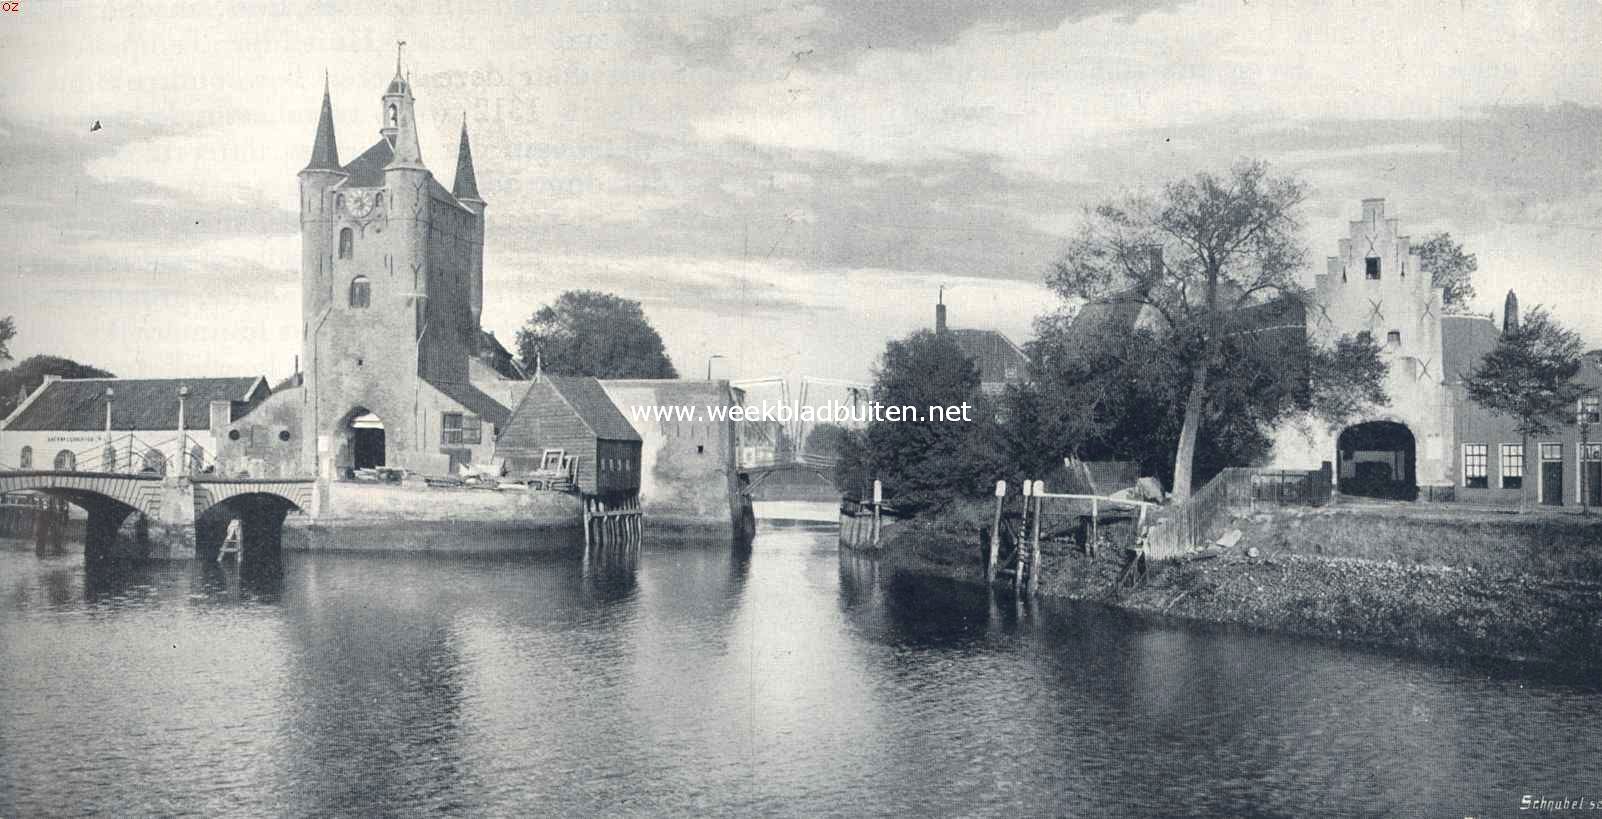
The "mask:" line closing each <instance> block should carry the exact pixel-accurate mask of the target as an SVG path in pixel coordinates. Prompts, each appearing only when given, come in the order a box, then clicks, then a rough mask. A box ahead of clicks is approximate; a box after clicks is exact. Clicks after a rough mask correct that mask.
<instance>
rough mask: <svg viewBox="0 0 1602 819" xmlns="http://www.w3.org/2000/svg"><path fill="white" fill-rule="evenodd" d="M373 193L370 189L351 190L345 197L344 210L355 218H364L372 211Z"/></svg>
mask: <svg viewBox="0 0 1602 819" xmlns="http://www.w3.org/2000/svg"><path fill="white" fill-rule="evenodd" d="M373 205H374V195H373V192H372V191H353V192H351V194H350V195H349V196H346V197H345V210H346V211H349V212H350V215H352V216H354V217H356V218H357V219H363V218H366V217H367V216H368V215H369V214H371V213H372V212H373Z"/></svg>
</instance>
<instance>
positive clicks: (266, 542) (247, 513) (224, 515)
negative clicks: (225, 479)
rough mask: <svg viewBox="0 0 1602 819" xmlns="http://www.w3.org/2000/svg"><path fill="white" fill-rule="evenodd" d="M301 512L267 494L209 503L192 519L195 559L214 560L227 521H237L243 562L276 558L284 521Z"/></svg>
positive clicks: (230, 498) (225, 535)
mask: <svg viewBox="0 0 1602 819" xmlns="http://www.w3.org/2000/svg"><path fill="white" fill-rule="evenodd" d="M299 511H301V509H300V507H299V506H296V505H295V504H294V503H293V502H292V501H290V500H288V499H287V498H285V497H283V496H282V495H275V494H272V493H270V492H245V493H242V494H238V495H231V496H229V497H228V498H226V499H224V500H222V501H219V502H217V503H214V504H212V505H211V506H210V507H209V508H207V509H206V511H205V512H202V513H201V515H200V517H199V518H196V519H195V557H196V558H198V559H200V560H216V559H217V552H218V550H219V549H220V548H221V547H222V543H223V540H224V539H225V538H226V537H227V535H228V524H229V522H230V521H234V520H238V521H239V524H240V525H239V531H240V535H241V537H242V541H243V542H242V543H241V544H240V546H241V548H242V552H243V554H242V560H244V561H246V562H250V561H259V560H263V559H276V558H277V557H278V556H279V554H280V553H281V552H282V550H283V535H284V518H286V517H288V516H289V513H290V512H299Z"/></svg>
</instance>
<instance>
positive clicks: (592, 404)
mask: <svg viewBox="0 0 1602 819" xmlns="http://www.w3.org/2000/svg"><path fill="white" fill-rule="evenodd" d="M545 391H549V392H550V393H551V394H554V395H555V396H556V397H557V398H559V399H560V400H561V402H562V403H563V404H566V405H567V406H568V407H570V408H571V409H572V410H573V414H574V416H576V417H577V418H578V419H579V421H580V422H582V423H583V424H584V426H585V428H586V429H588V430H589V431H590V432H591V433H592V434H593V435H595V437H597V438H603V439H606V440H609V441H638V440H640V434H639V433H638V432H636V431H635V430H634V425H632V424H630V423H629V420H628V419H627V418H625V417H623V413H622V412H620V411H619V410H618V408H617V405H616V404H614V403H612V399H611V398H610V397H609V396H607V394H606V391H605V390H603V389H601V382H599V381H597V380H595V379H594V378H589V377H587V376H567V375H543V376H540V379H539V380H538V381H533V382H530V383H529V388H528V391H527V392H525V393H523V400H522V401H519V402H518V404H517V409H515V410H513V411H512V417H511V420H510V421H508V422H507V426H506V428H507V430H508V431H509V430H511V429H512V428H514V427H517V426H518V425H519V422H520V421H522V419H524V418H527V417H528V416H529V414H530V413H533V412H536V411H537V409H536V408H535V405H536V404H537V403H538V402H537V401H535V400H533V399H535V398H536V397H537V396H538V395H539V394H540V393H541V392H545Z"/></svg>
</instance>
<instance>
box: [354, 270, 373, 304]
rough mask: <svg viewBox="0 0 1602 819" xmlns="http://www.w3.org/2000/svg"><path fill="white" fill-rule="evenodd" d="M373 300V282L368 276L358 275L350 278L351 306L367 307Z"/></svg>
mask: <svg viewBox="0 0 1602 819" xmlns="http://www.w3.org/2000/svg"><path fill="white" fill-rule="evenodd" d="M371 301H372V284H371V283H369V282H368V281H367V277H366V276H357V277H356V278H354V279H351V280H350V306H351V307H355V308H358V309H365V308H366V307H367V305H368V304H369V303H370V302H371Z"/></svg>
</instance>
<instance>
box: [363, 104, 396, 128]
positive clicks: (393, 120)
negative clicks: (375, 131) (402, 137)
mask: <svg viewBox="0 0 1602 819" xmlns="http://www.w3.org/2000/svg"><path fill="white" fill-rule="evenodd" d="M398 118H399V117H398V114H397V112H396V110H395V106H394V105H390V106H389V127H391V128H394V127H396V121H397V119H398ZM369 127H371V126H369Z"/></svg>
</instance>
